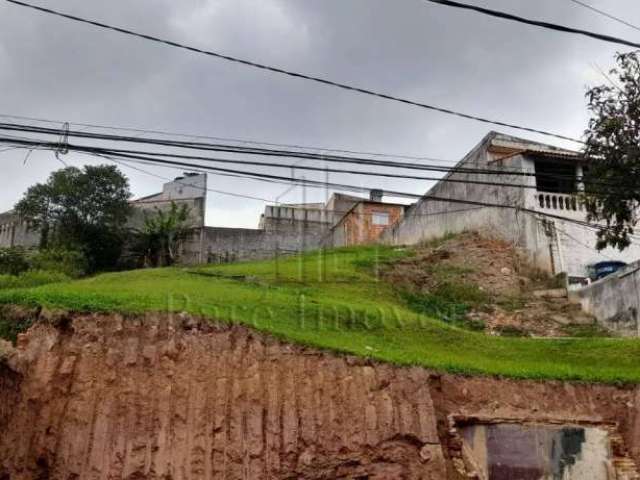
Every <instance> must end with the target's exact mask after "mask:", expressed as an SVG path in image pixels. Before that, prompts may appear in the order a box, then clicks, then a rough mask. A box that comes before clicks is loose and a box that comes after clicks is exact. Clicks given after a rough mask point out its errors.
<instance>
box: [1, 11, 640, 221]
mask: <svg viewBox="0 0 640 480" xmlns="http://www.w3.org/2000/svg"><path fill="white" fill-rule="evenodd" d="M468 1H469V3H475V4H477V5H483V6H489V7H492V8H496V9H503V10H507V11H510V12H513V13H516V14H521V15H524V16H528V17H534V18H537V19H541V20H546V21H550V22H556V23H563V24H568V25H571V26H576V27H580V28H586V29H593V30H596V31H598V32H602V33H608V34H612V35H617V36H622V37H624V38H628V39H630V40H635V41H640V32H638V31H637V30H634V29H631V28H629V27H625V26H623V25H620V24H618V23H615V22H614V21H612V20H610V19H607V18H605V17H602V16H600V15H597V14H595V13H594V12H591V11H589V10H586V9H584V8H582V7H580V6H578V5H576V4H574V3H572V2H571V1H569V0H535V1H534V0H484V1H481V0H468ZM589 1H590V2H591V4H592V5H594V6H596V7H599V8H601V9H604V10H607V11H610V12H611V13H614V14H617V15H620V16H623V17H624V18H625V19H626V20H627V21H630V22H634V23H636V24H640V3H639V2H638V1H637V0H589ZM33 2H34V3H38V4H40V5H46V6H50V7H52V8H56V9H58V10H62V11H65V12H68V13H72V14H76V15H78V16H84V17H89V18H92V19H95V20H98V21H103V22H105V23H111V24H114V25H118V26H122V27H125V28H130V29H133V30H136V31H140V32H143V33H148V34H151V35H156V36H160V37H165V38H168V39H173V40H176V41H178V42H183V43H188V44H191V45H194V46H197V47H201V48H205V49H210V50H215V51H218V52H221V53H225V54H229V55H234V56H237V57H242V58H245V59H248V60H255V61H257V62H262V63H268V64H272V65H274V66H280V67H282V68H286V69H290V70H295V71H299V72H304V73H308V74H311V75H317V76H322V77H326V78H330V79H334V80H337V81H341V82H344V83H350V84H353V85H358V86H362V87H365V88H370V89H373V90H377V91H384V92H387V93H390V94H394V95H397V96H402V97H406V98H411V99H414V100H417V101H422V102H426V103H430V104H434V105H439V106H443V107H449V108H452V109H456V110H460V111H464V112H468V113H472V114H478V115H481V116H486V117H490V118H494V119H498V120H502V121H506V122H511V123H517V124H523V125H527V126H531V127H534V128H540V129H544V130H549V131H554V132H558V133H562V134H565V135H568V136H572V137H579V136H580V135H581V134H582V132H583V130H584V128H585V126H586V122H587V119H588V116H587V112H586V108H585V98H584V94H585V91H586V88H587V86H588V85H593V84H598V83H603V82H604V80H603V78H602V76H601V74H600V73H599V72H598V68H602V69H605V70H608V69H609V68H610V67H611V66H612V64H613V55H614V54H615V52H616V51H618V50H621V49H624V48H623V47H621V46H620V47H619V46H616V45H613V44H607V43H603V42H599V41H596V40H591V39H588V38H584V37H580V36H576V35H569V34H563V33H555V32H551V31H548V30H541V29H538V28H533V27H528V26H525V25H520V24H513V23H509V22H506V21H502V20H498V19H494V18H489V17H485V16H481V15H478V14H474V13H471V12H466V11H461V10H456V9H450V8H447V7H442V6H437V5H434V4H431V3H426V2H424V1H421V0H180V1H179V2H177V1H175V0H172V1H169V0H137V1H135V2H130V1H122V0H111V1H109V2H88V1H86V0H57V1H55V2H54V1H48V2H47V1H40V2H38V1H36V0H33ZM0 114H9V115H23V116H30V117H38V118H45V119H53V120H61V121H69V122H77V123H95V124H106V125H115V126H123V127H135V128H144V129H153V130H166V131H171V132H183V133H189V134H198V135H210V136H218V137H231V138H240V139H246V140H256V141H264V142H278V143H286V144H297V145H309V146H321V147H332V148H343V149H353V150H366V151H374V152H375V151H377V152H388V153H394V154H409V155H417V156H428V157H435V158H441V159H444V160H458V159H459V158H461V157H462V156H463V155H464V154H465V153H466V152H467V151H468V150H469V149H471V148H472V147H473V146H474V145H475V144H476V143H478V141H480V139H481V138H482V137H483V136H484V135H486V133H487V132H488V131H489V130H491V128H490V127H489V126H488V125H484V124H481V123H475V122H473V121H469V120H464V119H459V118H455V117H450V116H447V115H443V114H440V113H435V112H430V111H426V110H423V109H419V108H414V107H410V106H407V105H402V104H397V103H393V102H389V101H385V100H381V99H376V98H373V97H370V96H365V95H359V94H355V93H351V92H346V91H341V90H339V89H335V88H332V87H327V86H323V85H318V84H314V83H311V82H307V81H302V80H297V79H294V78H289V77H283V76H281V75H278V74H273V73H269V72H265V71H260V70H256V69H252V68H249V67H245V66H242V65H237V64H233V63H228V62H225V61H221V60H216V59H213V58H210V57H205V56H202V55H197V54H192V53H189V52H186V51H182V50H177V49H173V48H170V47H165V46H162V45H159V44H155V43H151V42H148V41H145V40H139V39H135V38H131V37H127V36H123V35H121V34H118V33H114V32H109V31H105V30H100V29H96V28H94V27H91V26H88V25H83V24H78V23H74V22H70V21H68V20H63V19H60V18H56V17H52V16H49V15H45V14H41V13H38V12H35V11H32V10H28V9H25V8H22V7H18V6H15V5H12V4H9V3H6V2H5V1H4V0H0ZM501 131H504V132H506V133H511V134H515V135H519V136H523V135H522V134H520V133H518V132H517V131H510V130H508V129H502V130H501ZM123 133H124V132H123ZM524 136H526V137H527V138H531V139H537V140H543V141H546V142H549V140H548V139H545V138H544V137H536V136H535V135H524ZM551 143H554V142H551ZM555 143H556V144H560V145H562V146H570V145H568V144H562V143H558V142H555ZM1 149H2V147H0V150H1ZM25 153H26V152H25V151H21V150H12V151H5V152H0V160H1V162H2V163H1V164H0V169H1V170H0V172H1V174H0V186H1V187H2V188H1V189H0V211H3V210H6V209H10V208H11V207H12V206H13V204H14V203H15V201H16V200H17V199H18V198H19V197H20V195H21V194H22V193H23V192H24V190H25V189H26V188H27V187H28V186H29V185H31V184H33V183H36V182H42V181H44V180H46V178H47V176H48V175H49V174H50V173H51V171H53V170H55V169H58V168H61V167H62V164H61V163H60V162H59V161H58V160H57V159H56V158H55V157H54V155H53V154H52V153H47V152H35V153H33V154H32V155H31V156H30V157H29V158H28V160H27V162H26V164H25V162H24V160H25ZM64 161H65V162H66V163H68V164H70V165H78V166H80V165H82V164H84V163H85V162H87V161H92V160H90V159H88V158H87V157H83V156H78V155H73V154H70V155H67V156H66V157H64ZM283 163H290V162H289V161H288V160H284V161H283ZM152 168H153V171H154V172H155V173H156V174H158V175H160V176H164V177H173V176H175V175H177V174H179V173H180V171H179V170H172V169H164V168H159V167H158V168H156V167H152ZM147 169H149V167H147ZM122 171H123V172H125V173H126V174H127V175H128V176H129V178H130V181H131V189H132V192H133V193H134V195H135V196H142V195H147V194H150V193H154V192H155V191H158V190H159V189H160V188H161V184H162V180H161V179H159V178H156V177H152V176H149V175H146V174H143V173H140V172H137V171H135V170H131V169H128V168H124V167H123V168H122ZM272 173H275V174H285V175H289V174H290V172H289V170H284V169H277V170H276V169H273V170H272ZM298 175H305V176H306V177H307V178H318V179H323V178H324V174H320V175H314V174H313V173H308V172H307V173H303V172H299V173H298ZM331 180H334V181H339V182H342V183H349V184H357V185H363V186H367V187H373V186H379V187H383V188H387V189H395V190H402V191H410V192H414V193H424V192H425V191H426V190H427V189H428V188H429V185H430V184H429V183H428V182H418V181H402V180H399V181H393V182H392V181H389V180H386V179H382V178H371V177H365V178H364V179H363V178H361V177H358V176H346V175H343V176H338V175H332V176H331ZM209 185H210V187H211V188H214V189H219V190H224V191H231V192H241V193H247V194H250V195H256V196H260V197H264V198H267V199H275V198H276V197H279V196H280V195H281V194H282V193H283V192H284V191H285V190H287V187H286V186H284V185H274V184H266V183H262V182H258V181H254V180H246V179H232V178H229V177H220V176H213V175H211V176H210V178H209ZM324 196H325V192H324V191H314V190H312V189H307V199H308V200H322V199H323V198H324ZM301 199H302V190H301V188H300V187H298V188H295V189H293V190H292V191H290V192H289V193H288V194H287V195H285V196H284V197H281V198H280V201H285V202H299V201H301ZM263 207H264V204H263V203H261V202H259V201H252V200H241V199H238V198H234V197H230V196H226V195H221V194H215V193H210V194H209V201H208V215H207V222H208V224H209V225H216V226H240V227H255V226H256V225H257V222H258V216H259V213H260V212H261V211H262V209H263Z"/></svg>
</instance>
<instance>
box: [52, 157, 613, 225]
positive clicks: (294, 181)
mask: <svg viewBox="0 0 640 480" xmlns="http://www.w3.org/2000/svg"><path fill="white" fill-rule="evenodd" d="M68 147H69V150H71V151H75V149H77V146H73V145H68ZM52 149H53V146H52ZM80 151H85V150H80ZM85 153H94V154H96V155H97V156H101V155H102V153H101V152H100V149H87V151H85ZM110 155H113V156H115V157H117V158H119V159H124V160H128V161H131V160H137V161H143V162H148V163H151V164H165V165H166V164H169V165H179V166H184V167H187V168H191V167H196V168H200V169H203V170H206V171H209V170H211V171H216V172H218V171H220V172H225V173H235V174H239V175H246V176H247V178H254V179H262V180H263V181H267V182H273V181H276V180H279V181H284V182H289V183H291V184H297V185H307V186H310V187H314V188H326V187H332V188H334V189H337V190H346V191H358V192H369V191H371V190H372V188H371V187H361V186H354V185H348V184H339V183H330V182H322V181H316V180H309V179H292V178H289V177H284V176H278V175H270V174H264V173H259V172H251V171H249V172H247V171H241V170H240V171H238V170H230V169H223V168H218V167H203V166H202V165H194V164H191V163H186V162H177V161H166V160H160V159H157V158H148V157H145V156H142V155H129V154H123V153H113V154H110ZM379 190H380V191H382V192H383V194H384V195H386V196H391V197H404V198H413V199H418V200H431V201H435V202H444V203H454V204H464V205H474V206H482V207H495V208H506V209H512V210H516V211H521V212H525V213H530V214H533V215H538V216H542V217H545V218H552V219H556V220H561V221H566V222H569V223H574V224H577V225H581V226H584V227H588V228H591V229H595V230H607V229H609V227H606V226H603V225H598V224H593V223H589V222H586V221H582V220H577V219H572V218H568V217H564V216H562V215H556V214H552V213H548V212H540V211H537V210H533V209H530V208H525V207H519V206H516V205H507V204H499V203H489V202H482V201H475V200H464V199H458V198H448V197H439V196H435V195H429V194H426V195H418V194H413V193H407V192H399V191H393V190H385V189H379ZM411 215H415V214H414V213H411V212H410V213H409V214H408V215H407V216H411ZM418 215H419V214H418Z"/></svg>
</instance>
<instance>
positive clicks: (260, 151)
mask: <svg viewBox="0 0 640 480" xmlns="http://www.w3.org/2000/svg"><path fill="white" fill-rule="evenodd" d="M0 130H11V131H21V132H29V133H43V134H47V135H55V136H59V134H60V130H59V129H53V128H46V127H35V126H31V125H21V124H7V123H0ZM68 135H69V136H70V137H78V138H90V139H96V140H108V141H115V142H127V143H139V144H150V145H159V146H165V147H176V148H186V149H192V150H204V151H216V152H225V153H244V154H249V155H260V156H275V157H291V158H303V159H312V160H319V161H323V162H338V163H353V164H361V165H374V166H382V167H393V168H405V169H410V170H426V171H437V172H451V171H455V172H462V173H486V174H496V175H511V174H513V175H524V176H534V175H535V174H532V173H523V172H518V171H514V172H513V173H511V172H510V171H509V170H508V169H506V168H502V169H500V170H491V169H477V168H471V167H459V166H454V167H448V166H437V165H433V166H431V165H417V164H414V163H406V162H392V161H385V160H375V159H369V158H361V157H351V156H340V155H325V154H317V153H310V152H298V151H290V150H274V149H267V148H257V147H240V146H237V145H228V144H211V143H202V142H182V141H168V140H163V139H156V138H140V137H129V136H122V135H107V134H96V133H89V132H78V131H69V132H68Z"/></svg>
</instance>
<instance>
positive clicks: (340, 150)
mask: <svg viewBox="0 0 640 480" xmlns="http://www.w3.org/2000/svg"><path fill="white" fill-rule="evenodd" d="M0 117H4V118H14V119H19V120H29V121H35V122H42V123H49V124H56V125H61V124H63V123H64V122H65V121H64V120H51V119H44V118H37V117H26V116H23V115H8V114H2V113H0ZM69 124H70V125H77V126H79V127H87V128H99V129H104V130H113V131H124V132H136V133H144V134H154V135H162V136H169V137H170V136H174V137H182V138H192V139H194V138H195V139H201V140H215V141H224V142H235V143H242V144H246V145H263V146H268V147H284V148H293V149H299V150H315V151H322V152H332V153H347V154H353V155H370V156H372V157H384V158H401V159H404V160H415V161H418V162H429V163H432V162H437V163H454V164H455V163H458V161H457V160H447V159H442V158H434V157H427V156H419V155H407V154H398V153H387V152H369V151H363V150H349V149H344V148H336V147H318V146H312V145H297V144H289V143H273V142H261V141H258V140H247V139H241V138H233V137H220V136H211V135H200V134H198V135H196V134H187V133H177V132H168V131H166V130H151V129H143V128H133V127H117V126H113V125H100V124H95V123H79V122H69Z"/></svg>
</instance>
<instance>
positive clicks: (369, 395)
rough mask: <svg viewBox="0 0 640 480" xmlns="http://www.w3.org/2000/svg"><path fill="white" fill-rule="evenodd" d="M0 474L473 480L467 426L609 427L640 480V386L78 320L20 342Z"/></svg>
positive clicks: (7, 382)
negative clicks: (422, 364) (398, 362)
mask: <svg viewBox="0 0 640 480" xmlns="http://www.w3.org/2000/svg"><path fill="white" fill-rule="evenodd" d="M4 348H5V360H4V363H3V364H1V365H2V366H1V368H0V478H2V479H3V480H41V479H49V480H69V479H83V480H84V479H90V480H93V479H96V480H97V479H105V480H106V479H109V480H120V479H138V480H146V479H149V480H151V479H163V480H179V479H185V480H186V479H226V480H261V479H282V480H285V479H290V480H293V479H299V480H321V479H326V480H333V479H351V480H365V479H367V480H414V479H416V480H417V479H423V480H429V479H431V480H444V479H453V480H461V479H463V478H477V477H475V476H473V475H472V474H471V473H470V472H469V470H468V466H467V465H466V464H465V462H464V460H463V458H462V457H461V453H460V452H461V446H460V438H459V437H457V436H456V434H455V426H456V421H457V420H458V419H465V420H467V421H468V420H469V419H474V418H476V419H483V421H487V420H489V421H513V422H541V423H550V424H584V423H588V424H590V425H591V424H598V425H599V424H602V425H606V426H607V428H609V429H610V430H611V432H612V438H611V442H612V447H613V458H612V460H611V461H612V467H611V468H612V469H614V470H615V475H616V476H615V477H611V478H617V479H619V480H632V479H637V478H639V477H638V476H637V472H636V462H637V461H638V460H639V459H640V420H639V418H638V413H637V412H638V407H639V406H640V405H639V402H638V393H637V389H636V388H635V387H628V388H626V387H615V386H606V385H587V384H571V383H563V382H533V381H511V380H503V379H498V378H485V377H473V378H468V377H462V376H454V375H442V374H436V373H434V372H431V371H429V370H426V369H422V368H415V367H414V368H404V367H397V366H392V365H389V364H382V363H378V362H373V361H370V360H367V359H362V358H356V357H352V356H346V355H335V354H331V353H328V352H323V351H318V350H314V349H310V348H303V347H299V346H293V345H290V344H286V343H283V342H281V341H278V340H276V339H274V338H272V337H269V336H267V335H263V334H259V333H256V332H254V331H251V330H249V329H247V328H243V327H237V326H236V327H231V326H227V325H222V324H212V323H210V322H204V321H199V320H197V319H194V318H191V317H188V316H163V315H147V316H145V317H132V318H123V317H120V316H117V315H69V316H65V315H62V316H59V317H57V318H55V319H54V321H51V319H50V318H49V319H48V320H47V321H44V322H43V321H39V322H38V323H37V324H36V325H35V326H34V327H32V328H31V329H30V331H29V332H27V333H26V334H22V335H21V336H20V337H19V341H18V344H17V348H8V347H7V346H6V345H5V347H4Z"/></svg>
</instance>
